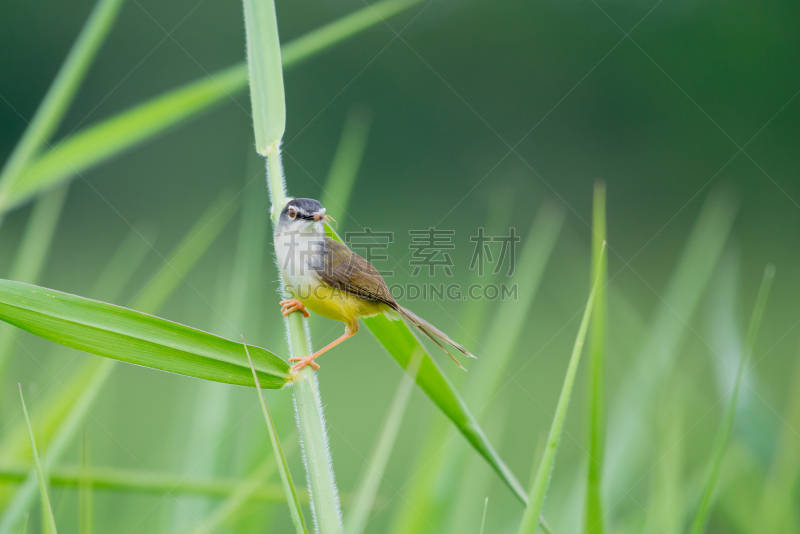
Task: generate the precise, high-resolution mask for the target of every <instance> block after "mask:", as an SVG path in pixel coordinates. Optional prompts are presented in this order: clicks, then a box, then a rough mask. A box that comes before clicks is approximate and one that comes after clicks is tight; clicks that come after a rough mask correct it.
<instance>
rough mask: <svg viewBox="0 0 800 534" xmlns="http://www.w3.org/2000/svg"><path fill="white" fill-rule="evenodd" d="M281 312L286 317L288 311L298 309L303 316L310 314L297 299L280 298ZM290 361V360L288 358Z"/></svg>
mask: <svg viewBox="0 0 800 534" xmlns="http://www.w3.org/2000/svg"><path fill="white" fill-rule="evenodd" d="M280 304H281V313H282V314H283V316H284V317H287V316H288V315H289V314H290V313H292V312H295V311H298V310H300V311H301V312H302V313H303V317H308V316H310V315H311V314H309V313H308V310H307V309H306V307H305V306H304V305H303V303H302V302H300V301H299V300H297V299H289V300H282V301H281V303H280ZM290 361H291V360H290Z"/></svg>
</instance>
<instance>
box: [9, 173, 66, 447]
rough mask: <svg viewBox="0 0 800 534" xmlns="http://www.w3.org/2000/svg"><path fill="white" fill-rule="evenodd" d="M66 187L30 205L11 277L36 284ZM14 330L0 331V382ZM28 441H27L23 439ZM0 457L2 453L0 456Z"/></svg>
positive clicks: (11, 349)
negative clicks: (31, 206)
mask: <svg viewBox="0 0 800 534" xmlns="http://www.w3.org/2000/svg"><path fill="white" fill-rule="evenodd" d="M68 187H69V186H68V185H65V186H63V187H60V188H58V189H56V190H55V191H53V192H51V193H49V194H47V195H45V196H43V197H41V198H40V199H39V200H37V201H36V203H35V204H34V206H33V211H32V212H31V214H30V216H29V219H28V223H27V225H26V226H25V232H24V234H23V235H22V242H21V243H20V245H19V249H18V251H17V253H16V255H15V256H14V263H13V264H12V266H11V275H10V276H11V278H12V279H13V280H18V281H20V282H28V283H30V284H35V283H37V282H38V281H39V275H40V274H41V272H42V268H43V267H44V264H45V260H46V258H47V253H48V252H49V251H50V245H51V243H52V242H53V236H54V235H55V233H56V228H57V227H58V220H59V218H60V217H61V211H62V209H63V208H64V202H65V201H66V199H67V191H68ZM17 333H18V332H17V331H16V330H8V329H6V330H1V331H0V383H2V378H3V376H4V375H5V370H6V367H7V365H8V360H9V358H10V357H11V353H12V352H13V349H14V348H15V346H16V336H17ZM26 439H27V438H26ZM0 454H2V453H0Z"/></svg>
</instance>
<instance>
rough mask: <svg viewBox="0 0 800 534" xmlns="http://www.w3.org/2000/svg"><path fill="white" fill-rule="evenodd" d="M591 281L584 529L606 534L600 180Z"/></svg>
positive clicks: (603, 204)
mask: <svg viewBox="0 0 800 534" xmlns="http://www.w3.org/2000/svg"><path fill="white" fill-rule="evenodd" d="M592 230H593V232H592V280H594V281H596V282H597V284H598V286H597V295H596V296H595V302H594V310H593V311H592V319H591V323H590V331H591V335H590V337H589V373H588V375H589V466H588V473H587V481H586V512H585V514H584V527H585V531H586V532H587V534H588V533H589V532H591V533H593V534H603V532H604V531H605V529H604V528H603V508H602V499H601V491H602V473H603V455H604V454H605V451H604V444H605V417H606V413H605V412H606V409H605V352H606V314H607V311H608V304H607V298H608V297H607V292H606V279H607V278H608V260H607V256H606V255H605V254H603V243H605V241H606V186H605V183H603V182H600V181H598V182H597V183H595V186H594V201H593V207H592Z"/></svg>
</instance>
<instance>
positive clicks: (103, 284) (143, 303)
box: [1, 205, 230, 520]
mask: <svg viewBox="0 0 800 534" xmlns="http://www.w3.org/2000/svg"><path fill="white" fill-rule="evenodd" d="M229 211H230V210H229ZM218 214H219V207H218V206H216V205H212V206H211V208H209V209H208V210H206V212H205V213H204V214H203V215H202V216H201V218H200V219H199V221H198V222H197V223H196V224H195V225H194V226H193V227H192V229H190V231H189V232H188V234H187V236H186V237H185V238H184V239H183V240H182V241H181V242H180V243H179V244H178V245H177V247H176V248H175V250H174V251H173V253H172V254H171V255H170V257H171V258H173V259H176V258H179V257H180V259H178V260H176V261H173V262H172V268H167V269H161V270H160V271H159V272H158V274H156V275H155V277H154V278H153V279H152V281H151V283H152V284H154V285H156V286H159V287H163V288H165V291H164V292H163V293H160V294H157V295H152V296H147V295H142V294H140V295H139V298H137V299H135V300H134V303H133V305H134V306H135V307H138V308H140V309H141V308H146V309H148V311H151V312H156V311H158V309H159V308H160V307H161V305H162V304H163V303H164V302H165V301H166V300H167V299H168V298H169V297H170V296H171V295H172V293H173V292H174V290H175V288H176V287H177V282H178V281H179V280H181V279H182V277H183V276H185V275H186V274H187V273H188V271H189V269H191V268H192V267H193V266H194V264H195V263H196V262H197V260H198V259H199V258H200V257H201V256H202V254H203V253H204V252H205V251H206V250H207V249H208V247H209V246H210V244H211V243H212V242H213V240H212V239H208V237H209V236H205V237H204V238H201V236H199V235H198V234H199V233H200V232H203V231H206V232H209V233H211V234H214V235H216V234H218V233H219V231H220V230H221V226H219V225H220V224H221V223H222V221H223V220H225V218H224V217H217V218H214V216H216V215H218ZM209 221H211V223H209ZM223 226H224V224H223ZM152 239H154V236H153V232H152V231H150V230H148V229H147V228H146V227H145V228H141V229H140V230H132V231H131V233H130V234H129V235H128V237H127V238H126V239H125V240H124V241H123V244H122V245H121V246H120V248H119V249H118V250H117V251H116V253H115V254H114V256H113V257H112V259H111V261H110V262H109V263H108V265H107V266H106V267H105V268H104V269H103V271H102V272H101V274H100V276H99V277H98V280H97V282H96V283H95V286H94V287H93V289H92V291H91V293H92V295H95V296H96V297H98V298H101V299H104V300H109V301H115V300H117V298H118V297H119V295H120V291H121V289H122V288H123V287H124V286H125V285H126V283H127V282H128V281H129V280H130V277H131V276H132V274H133V272H134V271H135V267H136V266H138V265H139V264H141V261H142V260H143V259H144V256H145V255H146V253H147V252H148V251H149V250H150V243H151V242H152ZM123 266H124V267H123ZM115 364H116V361H114V360H106V359H101V360H100V361H97V360H90V361H88V362H87V363H86V364H85V365H84V368H83V369H82V370H81V371H79V372H78V373H76V377H75V379H73V380H72V383H71V384H70V385H69V386H68V387H67V389H66V390H63V389H61V390H59V392H58V394H57V395H54V396H53V397H52V398H50V397H48V398H46V399H45V400H44V401H43V406H44V408H43V410H42V413H43V417H44V419H45V425H44V429H45V431H44V436H45V442H46V443H49V442H50V439H49V438H50V437H51V436H52V445H51V446H50V448H49V454H48V456H47V464H48V465H47V467H46V470H47V471H50V466H52V465H54V464H55V463H56V462H57V461H58V458H59V456H60V454H61V452H62V451H63V450H64V447H65V446H66V445H67V444H69V442H70V441H71V439H72V437H73V436H74V433H75V430H76V429H77V428H78V425H79V424H80V422H82V421H83V418H84V417H85V415H86V413H87V412H86V410H88V409H89V408H90V407H91V406H92V405H93V403H94V401H95V400H96V398H97V392H99V391H100V389H101V388H102V386H103V385H104V384H105V383H106V381H107V380H108V378H109V376H111V371H112V369H113V366H114V365H115ZM75 398H78V399H79V402H77V403H75V402H74V399H75ZM65 408H68V410H66V409H65ZM20 434H21V433H20ZM18 437H19V438H20V439H16V438H18ZM21 438H22V436H21V435H18V433H17V432H12V433H9V435H8V436H6V439H4V440H3V441H2V442H1V443H2V446H3V448H2V449H1V450H2V451H3V452H4V453H6V452H9V453H10V457H11V458H13V459H17V455H16V454H15V453H14V451H16V450H17V449H19V445H18V443H20V442H21ZM25 439H27V438H25ZM35 485H36V477H35V473H32V474H30V475H29V476H28V479H27V480H26V481H25V483H24V484H23V486H22V487H21V488H20V489H19V490H18V491H17V494H16V495H15V497H14V502H15V503H17V505H16V506H15V507H9V508H8V509H7V510H12V509H13V510H17V512H15V513H17V514H18V513H19V512H20V511H22V510H25V509H27V508H29V506H30V502H31V500H32V499H33V496H34V495H35ZM6 513H7V514H8V513H9V512H8V511H7V512H6ZM15 520H17V519H15Z"/></svg>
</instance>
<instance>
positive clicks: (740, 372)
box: [690, 264, 775, 534]
mask: <svg viewBox="0 0 800 534" xmlns="http://www.w3.org/2000/svg"><path fill="white" fill-rule="evenodd" d="M774 278H775V267H774V266H773V265H771V264H770V265H767V267H766V269H765V270H764V277H763V278H762V280H761V287H760V288H759V290H758V296H757V297H756V304H755V306H754V307H753V314H752V315H751V317H750V325H749V326H748V328H747V336H746V337H745V341H744V347H743V348H742V355H741V359H740V360H739V367H738V369H737V371H736V382H735V384H734V386H733V392H732V394H731V399H730V401H729V403H728V405H727V407H726V409H725V414H724V416H723V419H722V425H721V426H720V429H719V431H718V433H717V437H716V439H715V440H714V446H713V449H712V453H711V458H710V460H709V465H708V476H707V479H706V483H705V485H704V488H703V493H702V496H701V497H700V501H699V503H698V506H697V510H696V512H695V515H694V519H693V520H692V525H691V528H690V532H691V534H700V533H702V532H703V531H704V530H705V527H706V523H707V522H708V516H709V514H710V512H711V506H712V504H713V500H714V494H715V491H716V487H717V482H718V480H719V475H720V468H721V467H722V459H723V458H724V456H725V451H726V450H727V449H728V442H729V441H730V435H731V430H732V429H733V420H734V418H735V416H736V404H737V402H738V400H739V391H740V387H741V383H742V381H743V380H744V378H745V375H746V374H747V371H748V369H747V366H748V364H749V362H750V357H751V355H752V353H753V349H754V347H755V342H756V338H757V337H758V330H759V328H760V327H761V320H762V318H763V317H764V309H765V308H766V307H767V298H768V297H769V290H770V287H771V286H772V281H773V279H774Z"/></svg>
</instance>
